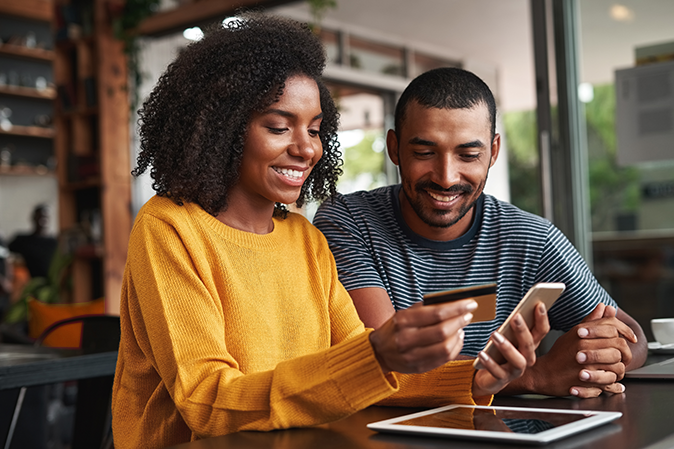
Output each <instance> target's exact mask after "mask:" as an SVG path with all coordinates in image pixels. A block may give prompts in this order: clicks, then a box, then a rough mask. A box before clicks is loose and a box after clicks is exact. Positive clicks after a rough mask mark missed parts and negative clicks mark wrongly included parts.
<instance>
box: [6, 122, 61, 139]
mask: <svg viewBox="0 0 674 449" xmlns="http://www.w3.org/2000/svg"><path fill="white" fill-rule="evenodd" d="M0 134H5V135H8V136H23V137H39V138H42V139H53V138H54V136H55V135H56V131H55V130H54V128H40V127H39V126H19V125H12V127H11V128H10V129H6V130H5V129H0Z"/></svg>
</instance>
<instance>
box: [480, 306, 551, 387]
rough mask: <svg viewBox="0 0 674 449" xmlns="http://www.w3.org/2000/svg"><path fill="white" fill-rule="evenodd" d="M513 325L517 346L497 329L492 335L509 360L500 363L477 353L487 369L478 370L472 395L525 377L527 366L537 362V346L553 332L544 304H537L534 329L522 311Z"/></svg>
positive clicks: (500, 350)
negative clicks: (523, 375) (529, 327)
mask: <svg viewBox="0 0 674 449" xmlns="http://www.w3.org/2000/svg"><path fill="white" fill-rule="evenodd" d="M512 326H513V330H514V331H515V336H516V337H517V347H515V346H513V344H512V343H510V342H509V341H508V340H506V339H505V338H503V336H502V335H501V334H499V333H498V332H494V333H493V334H492V337H491V339H492V341H493V343H494V344H495V345H496V347H497V348H498V350H499V352H500V353H501V354H502V355H503V356H504V357H505V359H506V363H504V364H502V365H499V364H497V363H496V362H495V361H494V360H493V359H492V358H491V357H489V356H488V355H487V354H485V353H484V352H480V353H479V354H478V357H479V358H480V362H481V363H482V365H483V366H484V369H481V370H478V371H477V372H476V373H475V378H474V380H473V396H485V395H491V394H496V393H498V392H499V391H501V390H502V389H503V388H504V387H505V386H506V385H508V383H510V382H512V381H513V380H514V379H517V378H518V377H520V376H522V374H523V373H524V371H525V370H526V369H527V367H532V366H534V364H535V363H536V348H537V347H538V345H539V343H540V342H541V340H542V339H543V337H545V335H546V334H547V333H548V332H549V331H550V323H549V322H548V315H547V311H546V310H545V306H544V305H543V303H538V305H537V306H536V309H535V325H534V327H533V329H532V330H531V331H529V329H528V328H527V325H526V323H525V322H524V319H522V316H521V315H520V314H517V315H515V319H514V320H513V321H512Z"/></svg>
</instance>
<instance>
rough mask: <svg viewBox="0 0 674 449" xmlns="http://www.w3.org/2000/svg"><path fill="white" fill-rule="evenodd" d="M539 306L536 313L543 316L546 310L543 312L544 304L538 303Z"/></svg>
mask: <svg viewBox="0 0 674 449" xmlns="http://www.w3.org/2000/svg"><path fill="white" fill-rule="evenodd" d="M540 304H541V305H540V306H538V313H539V314H540V315H545V312H547V310H545V304H543V303H540Z"/></svg>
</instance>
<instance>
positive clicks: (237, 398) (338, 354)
mask: <svg viewBox="0 0 674 449" xmlns="http://www.w3.org/2000/svg"><path fill="white" fill-rule="evenodd" d="M181 237H184V236H181V235H179V234H178V232H177V231H176V230H175V229H174V228H173V227H172V226H171V225H169V224H167V223H165V222H163V221H161V220H159V219H157V218H155V217H151V216H147V215H146V216H144V217H142V219H141V220H140V221H139V222H137V225H136V226H135V228H134V232H133V233H132V238H131V242H130V246H129V248H130V251H129V258H128V263H127V270H128V272H127V276H128V278H129V281H128V286H127V289H128V293H127V295H128V301H129V310H130V315H131V322H132V326H133V329H134V334H135V335H136V340H137V342H138V345H139V347H140V349H141V351H142V352H143V354H144V355H145V357H146V358H147V360H148V361H149V362H150V363H151V365H152V367H153V368H154V370H156V372H157V373H158V375H159V377H160V378H161V382H162V383H163V385H164V386H165V388H166V390H167V391H168V393H169V395H170V397H171V399H172V401H173V402H174V404H175V406H176V408H177V409H178V411H179V412H180V414H181V416H182V417H183V419H184V420H185V422H186V423H187V425H188V426H189V428H190V429H191V430H192V432H194V434H196V436H197V437H207V436H213V435H223V434H226V433H231V432H236V431H240V430H271V429H280V428H288V427H295V426H309V425H315V424H321V423H325V422H329V421H334V420H336V419H339V418H342V417H344V416H347V415H349V414H351V413H353V412H355V411H357V410H360V409H362V408H365V407H367V406H369V405H371V404H373V403H376V402H378V401H380V400H382V399H384V398H385V397H387V396H389V395H390V394H392V393H393V392H395V391H396V389H397V383H396V380H395V377H393V376H384V375H383V374H382V372H381V370H380V368H379V365H378V363H377V361H376V358H375V356H374V353H373V351H372V348H371V345H370V344H369V338H368V335H369V333H368V332H364V331H361V332H359V333H357V335H355V336H351V337H350V338H345V339H343V340H342V341H340V342H338V343H337V344H334V345H333V346H332V347H330V348H329V349H326V350H323V351H319V352H317V353H314V354H309V355H305V356H302V357H298V358H294V359H291V360H286V361H283V362H281V363H279V364H278V365H277V366H276V368H275V369H273V370H269V371H263V372H254V373H244V372H242V371H241V370H240V368H239V364H238V362H237V360H236V359H235V358H234V357H233V356H232V355H231V353H230V352H229V351H228V347H227V336H226V335H224V329H225V326H224V322H225V320H226V319H227V317H226V316H224V313H223V309H222V304H221V302H220V299H218V298H216V297H214V295H213V294H212V290H211V289H210V288H209V279H208V275H207V273H199V272H197V269H196V266H195V264H194V262H193V260H192V257H199V255H198V254H194V253H193V252H192V251H188V249H187V248H186V246H185V244H184V241H183V239H182V238H181ZM352 329H353V328H352ZM352 333H353V332H352Z"/></svg>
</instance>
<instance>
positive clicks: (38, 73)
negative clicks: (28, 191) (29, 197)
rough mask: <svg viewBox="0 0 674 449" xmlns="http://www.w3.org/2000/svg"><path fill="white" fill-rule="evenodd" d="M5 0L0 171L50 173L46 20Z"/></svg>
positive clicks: (0, 22) (0, 16)
mask: <svg viewBox="0 0 674 449" xmlns="http://www.w3.org/2000/svg"><path fill="white" fill-rule="evenodd" d="M11 3H12V2H7V3H4V2H3V5H2V7H0V30H1V31H0V175H15V176H16V175H22V174H25V175H29V176H30V175H35V174H45V173H53V171H54V168H55V166H56V159H55V157H54V147H53V138H54V136H55V134H56V133H55V129H54V127H53V109H54V107H53V104H54V100H55V98H56V90H55V88H54V84H53V70H52V64H53V61H54V58H55V53H54V51H53V38H52V33H51V23H50V21H48V20H41V18H43V17H42V15H41V13H40V10H39V8H37V9H35V10H34V11H23V10H19V9H16V8H14V9H13V8H12V7H11Z"/></svg>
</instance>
